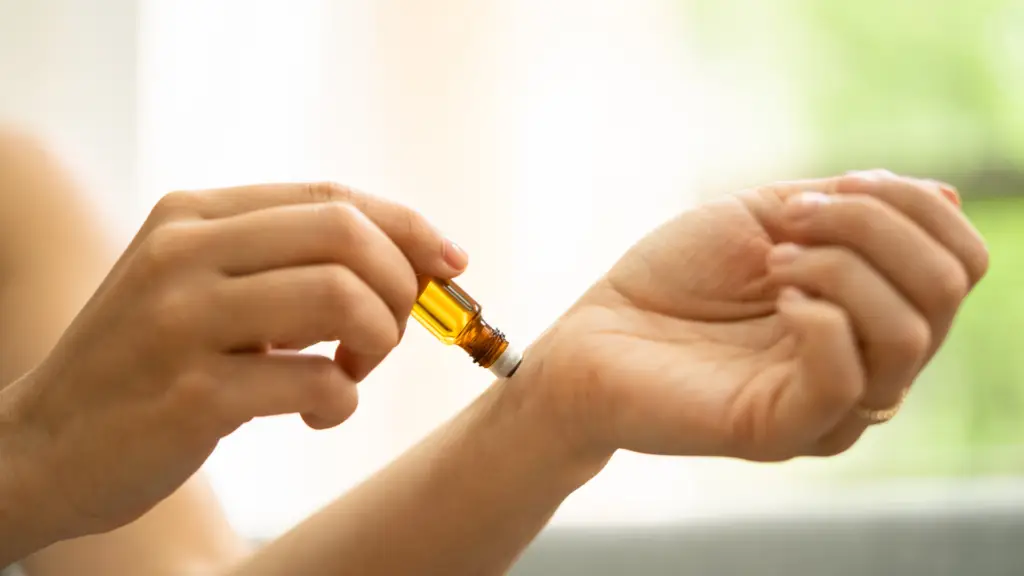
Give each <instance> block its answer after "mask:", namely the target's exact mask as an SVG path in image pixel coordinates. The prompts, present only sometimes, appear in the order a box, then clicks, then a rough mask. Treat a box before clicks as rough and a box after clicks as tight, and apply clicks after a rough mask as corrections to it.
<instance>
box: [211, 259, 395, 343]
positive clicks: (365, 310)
mask: <svg viewBox="0 0 1024 576" xmlns="http://www.w3.org/2000/svg"><path fill="white" fill-rule="evenodd" d="M212 309H214V310H216V311H217V316H216V317H215V318H212V319H211V323H212V324H213V326H214V328H213V329H212V332H213V333H214V334H215V335H216V341H215V344H216V345H217V346H219V347H220V348H221V349H223V350H231V351H234V350H239V349H250V348H253V347H258V346H265V345H267V344H274V343H287V344H288V345H289V346H293V347H301V348H305V347H307V346H311V345H313V344H316V343H318V342H328V341H334V340H342V341H344V342H345V343H346V346H348V347H349V348H350V349H351V350H352V351H353V352H354V353H356V354H363V355H368V356H371V357H374V358H378V357H380V358H383V357H384V356H386V355H387V353H388V352H390V351H391V349H392V348H394V347H395V346H396V345H397V344H398V338H399V336H398V334H399V331H398V325H397V324H396V322H395V318H394V316H393V315H392V313H391V310H390V309H389V308H388V306H387V304H385V303H384V301H383V300H382V299H381V298H380V296H378V295H377V294H376V293H375V292H374V291H373V290H372V289H370V287H369V286H368V285H367V284H366V283H365V282H363V281H362V279H360V278H359V277H358V276H357V275H356V274H355V273H354V272H352V270H351V269H349V268H346V267H344V266H338V265H319V266H305V267H301V268H285V269H278V270H271V271H268V272H261V273H259V274H253V275H250V276H241V277H237V278H228V279H226V280H224V281H222V282H221V283H220V286H219V287H218V290H217V293H216V295H215V306H213V307H212Z"/></svg>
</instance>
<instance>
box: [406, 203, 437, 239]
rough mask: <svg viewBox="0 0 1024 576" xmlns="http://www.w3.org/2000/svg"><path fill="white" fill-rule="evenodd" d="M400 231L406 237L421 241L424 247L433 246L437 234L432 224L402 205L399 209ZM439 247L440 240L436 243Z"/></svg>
mask: <svg viewBox="0 0 1024 576" xmlns="http://www.w3.org/2000/svg"><path fill="white" fill-rule="evenodd" d="M401 215H402V216H401V222H402V231H403V233H404V235H405V237H406V238H409V239H411V240H413V241H416V242H420V243H423V244H424V246H425V247H429V248H433V245H432V244H433V241H434V240H435V239H436V237H437V234H436V231H435V229H434V226H433V224H431V223H430V222H429V221H428V220H427V218H426V217H425V216H423V215H422V214H420V213H419V212H417V211H415V210H413V209H411V208H405V207H403V208H402V210H401ZM437 245H438V247H440V242H438V243H437Z"/></svg>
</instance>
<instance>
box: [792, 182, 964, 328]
mask: <svg viewBox="0 0 1024 576" xmlns="http://www.w3.org/2000/svg"><path fill="white" fill-rule="evenodd" d="M783 216H784V220H785V223H784V226H785V227H786V229H787V230H788V232H789V235H790V236H791V237H792V238H793V240H794V241H795V242H798V243H801V244H816V245H821V244H837V245H841V246H845V247H847V248H849V249H851V250H853V251H855V252H857V253H858V254H860V255H861V256H862V257H863V258H864V259H865V260H867V261H868V262H870V263H871V265H872V267H873V268H875V269H877V270H878V271H879V272H881V273H882V275H883V276H885V277H886V278H888V279H889V281H890V282H891V283H892V284H893V285H894V286H895V287H896V288H897V289H899V291H900V292H901V293H902V294H903V295H904V296H905V297H906V298H907V300H908V301H910V302H911V304H913V305H914V307H915V308H917V309H918V310H920V312H921V313H922V315H923V316H924V317H925V318H926V319H927V320H928V323H929V327H930V330H931V334H932V337H933V341H934V342H935V344H936V345H938V344H939V343H940V342H942V340H943V339H944V338H945V336H946V333H947V332H948V330H949V327H950V325H951V324H952V321H953V317H954V316H955V314H956V311H957V309H958V308H959V306H960V303H961V302H962V301H963V298H964V297H965V296H966V294H967V291H968V278H967V273H966V271H965V270H964V268H963V266H962V265H961V264H960V263H959V262H958V261H957V259H956V258H955V257H954V256H953V255H952V254H951V253H950V252H949V251H948V250H946V248H945V247H943V246H942V245H941V244H939V243H938V242H937V241H936V240H935V239H933V238H932V237H931V236H929V235H928V234H927V233H926V232H925V231H924V230H923V229H922V228H921V227H919V226H917V225H916V224H915V223H914V222H913V221H912V220H910V218H908V217H907V216H905V215H904V214H902V213H901V212H899V211H897V210H896V209H895V208H893V207H892V206H890V205H889V204H886V203H885V202H883V201H881V200H878V199H876V198H874V197H872V196H860V195H857V196H854V195H838V196H829V195H825V194H820V193H816V192H807V193H803V194H799V195H796V196H793V197H791V198H790V199H789V200H788V201H787V203H786V207H785V209H784V211H783Z"/></svg>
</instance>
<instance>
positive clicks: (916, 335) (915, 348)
mask: <svg viewBox="0 0 1024 576" xmlns="http://www.w3.org/2000/svg"><path fill="white" fill-rule="evenodd" d="M891 339H892V340H891V342H890V345H891V346H892V347H893V350H894V351H895V352H897V353H898V354H900V355H904V356H910V357H914V358H917V357H921V356H924V355H925V354H926V353H927V352H928V348H929V346H931V329H930V328H929V326H928V323H927V322H925V321H924V319H922V318H918V317H917V316H913V317H911V318H908V319H906V320H904V321H903V322H901V323H899V324H898V325H897V326H896V327H895V328H894V329H893V331H892V333H891Z"/></svg>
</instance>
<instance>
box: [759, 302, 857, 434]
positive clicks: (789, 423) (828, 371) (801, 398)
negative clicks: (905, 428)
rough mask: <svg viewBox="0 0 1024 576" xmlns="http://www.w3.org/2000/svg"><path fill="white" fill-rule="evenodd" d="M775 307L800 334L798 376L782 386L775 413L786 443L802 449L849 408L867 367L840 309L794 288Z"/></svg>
mask: <svg viewBox="0 0 1024 576" xmlns="http://www.w3.org/2000/svg"><path fill="white" fill-rule="evenodd" d="M777 306H778V312H779V316H780V317H781V318H782V320H783V322H784V323H785V324H786V326H787V327H788V328H789V329H790V330H791V331H792V333H793V334H795V336H796V343H795V346H796V355H795V363H796V365H795V377H794V378H793V379H791V380H788V381H783V383H782V384H780V385H781V386H783V387H782V388H781V389H780V390H779V391H778V393H777V397H776V399H775V405H774V407H773V410H772V413H771V417H772V422H773V426H774V427H775V430H776V432H777V434H778V436H779V438H781V439H782V444H788V445H789V446H791V447H792V449H793V450H797V451H803V450H805V449H806V447H807V446H809V445H810V444H811V443H812V442H813V441H814V440H816V439H817V438H820V437H821V436H823V435H824V434H825V433H827V432H828V431H829V430H831V429H832V428H834V427H835V426H836V424H838V423H839V422H840V420H842V418H843V417H844V416H845V415H846V414H847V413H848V412H849V411H850V409H851V407H852V406H853V405H854V403H855V402H856V401H857V399H858V398H859V397H860V396H861V393H862V391H863V383H864V369H863V367H862V366H861V364H860V361H859V359H858V354H857V344H856V340H855V337H854V333H853V329H852V327H851V325H850V320H849V318H848V317H847V315H846V313H845V312H843V310H842V309H841V308H839V307H838V306H836V305H835V304H832V303H829V302H825V301H824V300H818V299H814V298H810V297H808V296H807V295H805V294H804V293H803V292H801V291H800V290H798V289H796V288H785V289H783V290H782V292H781V293H780V294H779V299H778V304H777Z"/></svg>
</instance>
